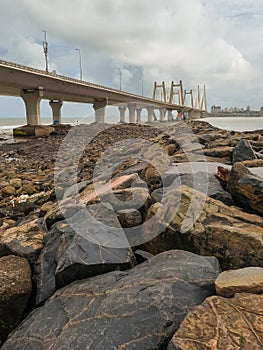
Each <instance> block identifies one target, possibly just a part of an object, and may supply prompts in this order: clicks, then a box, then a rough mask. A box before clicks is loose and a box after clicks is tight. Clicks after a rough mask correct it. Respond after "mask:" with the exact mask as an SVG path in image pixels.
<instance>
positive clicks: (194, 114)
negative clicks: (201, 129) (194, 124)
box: [189, 111, 202, 119]
mask: <svg viewBox="0 0 263 350" xmlns="http://www.w3.org/2000/svg"><path fill="white" fill-rule="evenodd" d="M189 118H190V119H199V118H202V112H201V111H189Z"/></svg>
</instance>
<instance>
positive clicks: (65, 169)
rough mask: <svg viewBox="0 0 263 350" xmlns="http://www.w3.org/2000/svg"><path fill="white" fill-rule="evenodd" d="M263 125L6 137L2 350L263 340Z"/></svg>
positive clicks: (113, 128)
mask: <svg viewBox="0 0 263 350" xmlns="http://www.w3.org/2000/svg"><path fill="white" fill-rule="evenodd" d="M262 170H263V130H257V131H254V132H233V131H226V130H221V129H218V128H215V127H212V126H211V125H210V124H208V123H206V122H204V121H191V122H189V123H188V124H186V123H184V122H183V121H179V122H174V123H154V124H152V125H136V124H117V125H107V124H105V125H100V124H91V125H78V126H75V127H72V128H71V127H70V126H63V125H59V126H56V128H55V132H54V133H53V134H52V135H50V136H48V137H38V138H37V137H29V138H28V139H27V140H26V142H25V141H23V142H16V143H14V144H2V145H0V172H1V180H0V266H1V267H0V310H1V312H0V341H1V342H2V344H1V343H0V344H1V345H2V346H1V349H3V350H7V349H8V350H9V349H10V350H16V349H17V350H18V349H19V350H21V349H25V350H31V349H32V350H37V349H60V348H63V349H80V350H82V349H92V350H102V349H109V350H111V349H112V350H113V349H118V350H121V349H123V350H124V349H127V350H128V349H136V350H137V349H138V350H147V349H148V350H150V349H156V350H157V349H159V350H165V349H168V350H172V349H176V350H191V349H193V350H203V349H204V350H206V349H207V350H209V349H214V350H215V349H219V350H220V349H231V350H232V349H233V350H235V349H244V350H246V349H249V350H250V349H253V350H254V349H256V350H257V349H258V350H259V349H262V348H263V322H262V321H263V303H262V301H263V296H262V293H263V185H262V184H263V171H262Z"/></svg>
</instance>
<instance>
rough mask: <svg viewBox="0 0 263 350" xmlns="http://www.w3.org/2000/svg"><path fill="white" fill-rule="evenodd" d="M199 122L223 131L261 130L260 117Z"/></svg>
mask: <svg viewBox="0 0 263 350" xmlns="http://www.w3.org/2000/svg"><path fill="white" fill-rule="evenodd" d="M200 120H204V121H206V122H208V123H209V124H211V125H213V126H215V127H217V128H220V129H224V130H233V131H253V130H260V129H263V118H262V117H208V118H203V119H200Z"/></svg>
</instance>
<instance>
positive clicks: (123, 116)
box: [119, 106, 126, 123]
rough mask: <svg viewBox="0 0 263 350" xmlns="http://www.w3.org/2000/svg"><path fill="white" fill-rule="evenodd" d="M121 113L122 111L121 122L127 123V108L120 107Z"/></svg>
mask: <svg viewBox="0 0 263 350" xmlns="http://www.w3.org/2000/svg"><path fill="white" fill-rule="evenodd" d="M119 111H120V122H121V123H125V111H126V106H119Z"/></svg>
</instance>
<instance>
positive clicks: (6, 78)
mask: <svg viewBox="0 0 263 350" xmlns="http://www.w3.org/2000/svg"><path fill="white" fill-rule="evenodd" d="M163 84H164V83H162V87H163V88H164V85H163ZM173 86H179V85H176V84H174V83H173V82H172V88H173ZM156 87H158V85H157V83H155V88H156ZM172 88H171V89H172ZM163 91H164V95H163V98H162V100H161V99H157V98H148V97H145V96H140V95H135V94H132V93H128V92H125V91H121V90H117V89H113V88H109V87H106V86H102V85H97V84H93V83H90V82H86V81H82V80H77V79H73V78H70V77H65V76H62V75H58V74H56V72H46V71H43V70H39V69H35V68H31V67H27V66H23V65H19V64H16V63H13V62H8V61H3V60H0V95H4V96H17V97H21V98H22V99H23V101H24V103H25V107H26V120H27V124H28V125H39V124H41V120H40V101H41V99H46V100H49V101H50V102H49V104H50V106H51V108H52V113H53V122H55V121H57V122H58V123H61V122H62V118H61V107H62V105H63V101H69V102H81V103H90V104H92V105H93V108H94V110H95V119H96V120H95V121H96V122H98V123H104V121H105V108H106V106H107V105H117V106H118V108H119V111H120V122H125V111H126V109H128V111H129V122H130V123H134V122H140V121H141V111H142V108H145V109H146V110H147V113H148V114H147V120H148V122H153V121H154V120H155V119H156V115H155V112H154V110H155V109H158V110H159V119H160V121H165V120H172V118H173V115H172V111H174V110H176V111H179V112H184V113H187V114H188V115H189V116H190V117H192V118H200V117H201V116H202V113H204V112H205V111H206V102H205V100H203V99H202V103H201V105H200V103H199V105H198V106H197V107H194V106H193V96H192V104H191V106H186V105H185V95H186V93H187V92H186V90H185V91H184V92H183V90H182V82H180V89H179V90H178V91H177V92H176V93H173V91H172V90H171V91H170V99H169V100H168V101H166V92H165V89H163ZM190 91H192V90H190ZM198 93H199V90H198ZM175 94H178V96H179V103H178V104H176V103H174V102H173V95H175ZM154 97H155V93H154ZM203 97H204V98H205V99H206V97H205V96H203ZM199 102H200V97H199Z"/></svg>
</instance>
